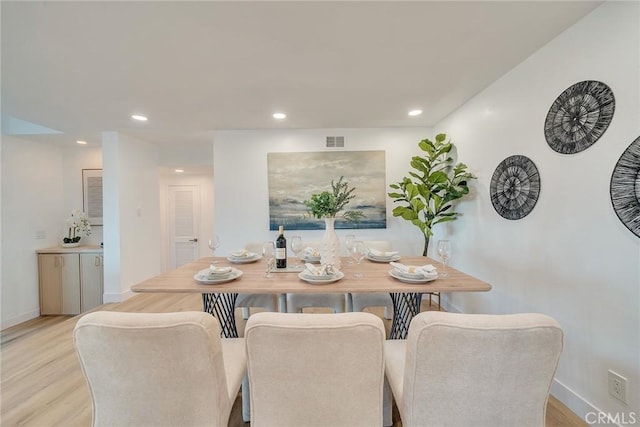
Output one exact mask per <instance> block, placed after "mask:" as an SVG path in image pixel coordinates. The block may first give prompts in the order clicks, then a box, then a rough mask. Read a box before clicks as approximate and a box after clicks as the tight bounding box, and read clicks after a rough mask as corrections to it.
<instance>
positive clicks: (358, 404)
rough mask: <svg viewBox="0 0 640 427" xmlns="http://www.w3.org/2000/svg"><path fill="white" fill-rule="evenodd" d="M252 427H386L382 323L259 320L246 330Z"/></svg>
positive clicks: (327, 317) (274, 316) (352, 318)
mask: <svg viewBox="0 0 640 427" xmlns="http://www.w3.org/2000/svg"><path fill="white" fill-rule="evenodd" d="M245 339H246V347H247V371H248V374H249V384H250V395H251V426H252V427H261V426H269V427H271V426H280V427H287V426H291V427H293V426H306V427H313V426H323V427H325V426H332V427H340V426H345V427H357V426H363V427H364V426H366V427H371V426H381V425H382V416H383V408H382V396H383V385H384V358H383V343H384V339H385V333H384V326H383V324H382V320H381V319H380V318H378V317H376V316H375V315H373V314H371V313H343V314H282V313H257V314H256V315H254V316H251V318H249V320H248V322H247V327H246V330H245Z"/></svg>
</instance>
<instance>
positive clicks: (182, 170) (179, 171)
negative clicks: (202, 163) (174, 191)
mask: <svg viewBox="0 0 640 427" xmlns="http://www.w3.org/2000/svg"><path fill="white" fill-rule="evenodd" d="M182 172H184V169H176V173H182Z"/></svg>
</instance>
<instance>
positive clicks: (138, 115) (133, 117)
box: [131, 114, 149, 122]
mask: <svg viewBox="0 0 640 427" xmlns="http://www.w3.org/2000/svg"><path fill="white" fill-rule="evenodd" d="M131 118H132V119H133V120H139V121H141V122H146V121H147V120H149V119H147V118H146V117H145V116H141V115H140V114H133V115H132V116H131Z"/></svg>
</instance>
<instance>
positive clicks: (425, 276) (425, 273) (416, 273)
mask: <svg viewBox="0 0 640 427" xmlns="http://www.w3.org/2000/svg"><path fill="white" fill-rule="evenodd" d="M389 265H391V267H393V268H392V269H391V270H389V275H390V276H391V277H393V278H394V279H397V280H399V281H401V282H403V283H408V284H414V285H421V284H424V283H428V282H431V281H433V280H436V279H437V278H438V270H437V269H436V268H435V267H434V266H433V265H431V264H426V265H422V266H414V265H404V264H401V263H399V262H390V263H389Z"/></svg>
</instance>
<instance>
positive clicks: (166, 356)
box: [73, 311, 246, 427]
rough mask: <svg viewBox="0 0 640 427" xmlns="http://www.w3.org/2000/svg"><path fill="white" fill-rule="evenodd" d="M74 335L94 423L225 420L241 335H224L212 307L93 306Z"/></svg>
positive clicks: (236, 380)
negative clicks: (143, 309)
mask: <svg viewBox="0 0 640 427" xmlns="http://www.w3.org/2000/svg"><path fill="white" fill-rule="evenodd" d="M73 340H74V345H75V348H76V352H77V354H78V357H79V359H80V365H81V366H82V371H83V373H84V376H85V378H86V380H87V384H88V386H89V390H90V392H91V400H92V404H93V426H132V427H133V426H136V427H137V426H160V425H167V426H168V425H174V426H178V425H179V426H204V425H207V426H221V427H226V426H227V423H228V420H229V414H230V413H231V408H232V406H233V402H234V401H235V399H236V397H237V395H238V391H239V389H240V383H241V381H242V377H243V376H244V373H245V371H246V356H245V347H244V339H243V338H228V339H221V338H220V326H219V324H218V321H217V320H216V319H215V318H214V317H213V316H211V315H210V314H207V313H204V312H180V313H122V312H112V311H97V312H93V313H89V314H86V315H84V316H83V317H81V318H80V320H79V321H78V323H77V324H76V326H75V329H74V331H73Z"/></svg>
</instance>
